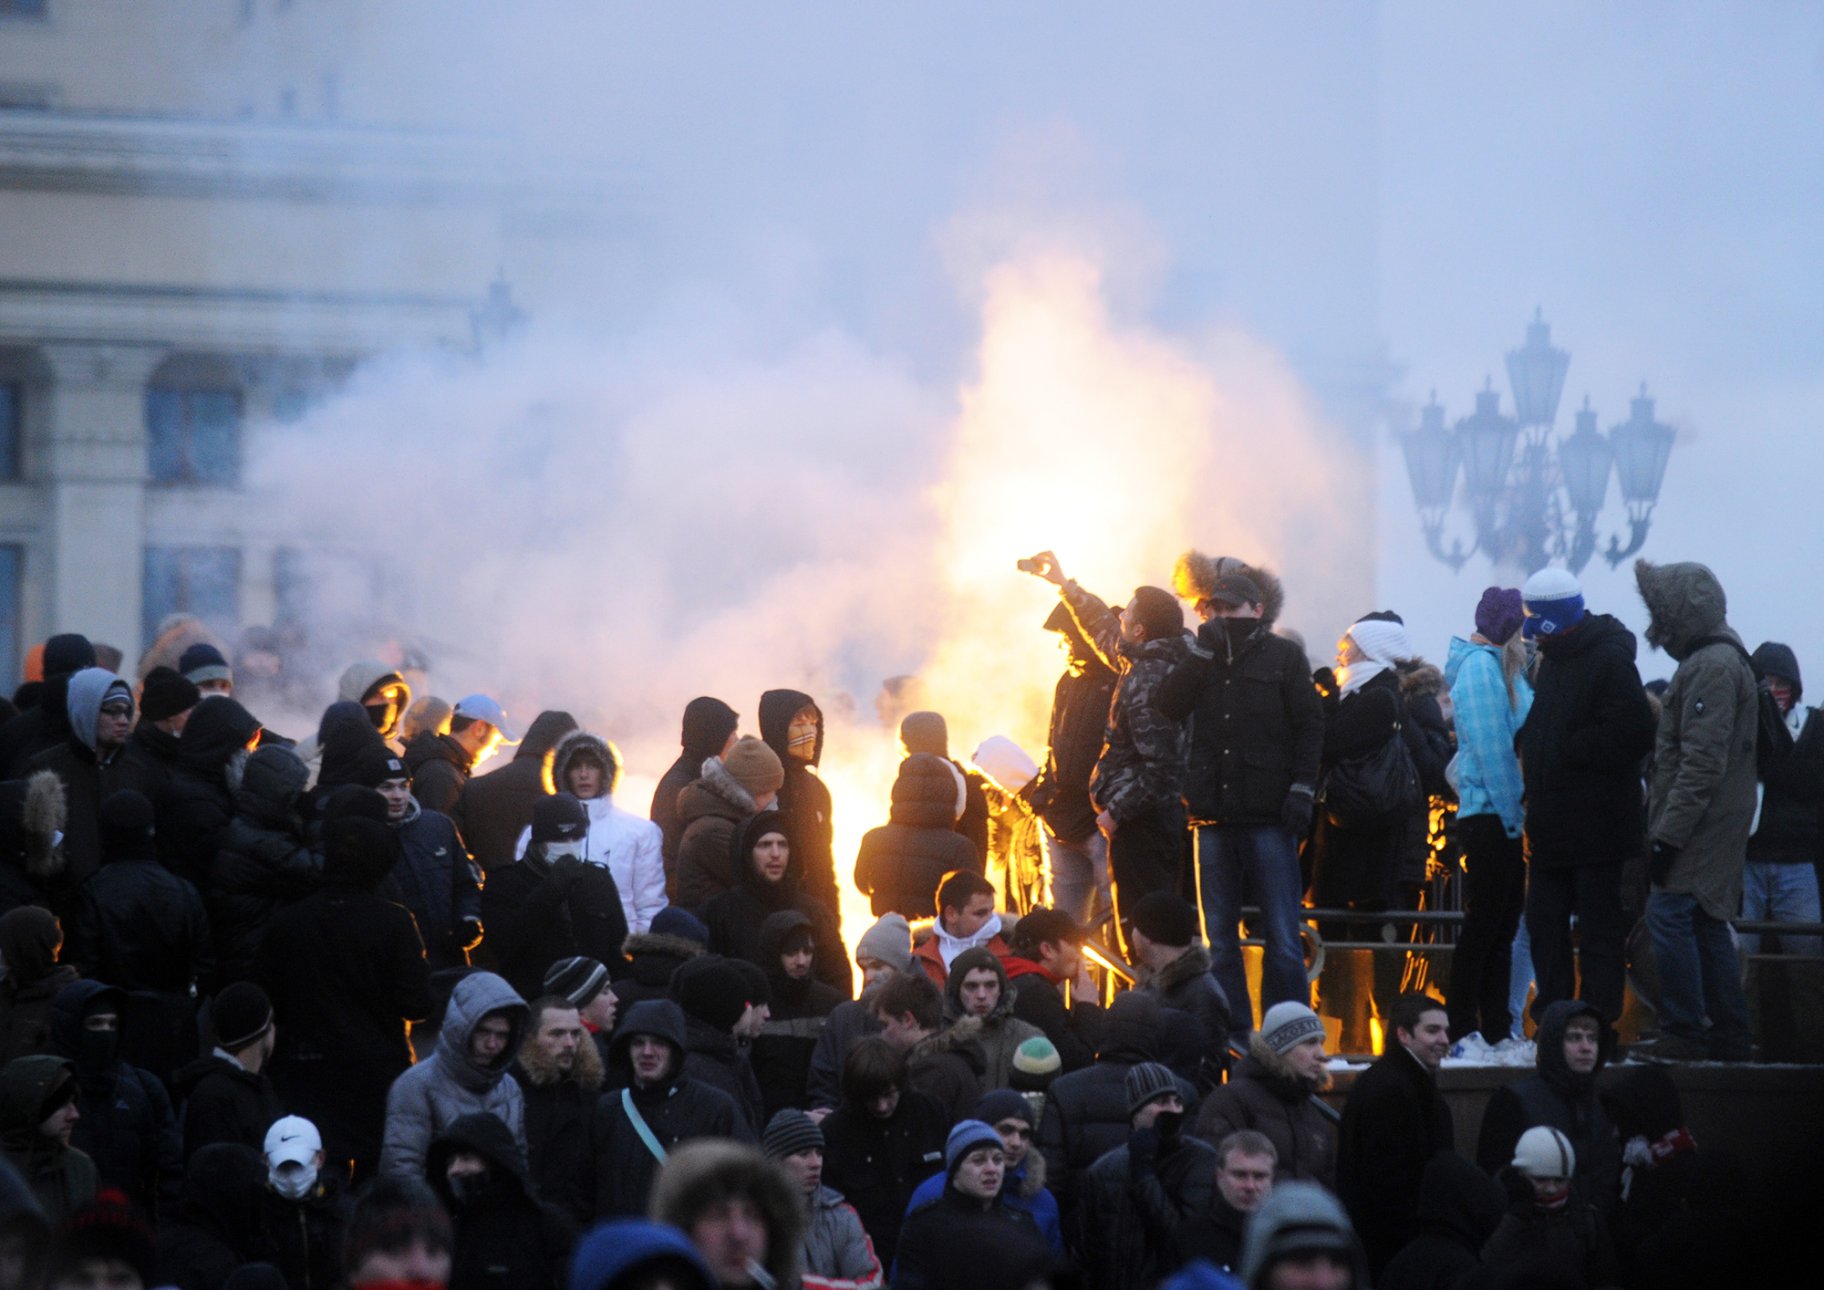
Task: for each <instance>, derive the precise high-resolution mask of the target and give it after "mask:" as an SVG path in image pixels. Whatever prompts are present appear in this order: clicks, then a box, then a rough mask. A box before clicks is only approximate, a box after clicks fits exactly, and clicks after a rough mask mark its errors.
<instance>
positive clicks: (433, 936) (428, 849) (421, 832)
mask: <svg viewBox="0 0 1824 1290" xmlns="http://www.w3.org/2000/svg"><path fill="white" fill-rule="evenodd" d="M393 828H394V830H395V831H396V832H397V833H398V835H399V863H398V864H397V865H395V866H394V867H393V879H394V880H395V881H396V882H397V883H398V884H399V892H400V895H401V896H403V897H404V899H405V907H406V908H407V909H409V910H411V911H412V917H414V918H416V919H417V920H418V934H419V935H420V936H422V937H423V938H424V958H425V962H427V963H429V964H430V965H431V971H433V972H436V971H438V970H440V969H443V968H453V967H467V966H468V962H469V956H468V954H467V953H466V952H465V949H464V945H465V939H466V936H465V932H464V928H463V925H464V924H465V923H467V922H479V921H480V920H481V887H480V884H479V883H477V881H476V873H475V869H474V867H473V866H472V865H471V864H470V863H469V853H468V852H467V851H466V850H465V849H464V848H463V845H462V838H461V837H460V836H459V835H458V834H457V832H456V826H455V825H454V824H452V823H450V817H449V816H447V815H442V814H440V813H438V812H436V811H427V810H425V809H424V808H423V807H421V806H420V805H419V804H418V801H417V799H416V798H414V799H412V800H411V801H410V802H408V803H407V805H406V810H405V818H404V819H402V820H399V821H397V822H396V823H395V824H394V825H393ZM514 988H515V989H517V988H518V987H517V986H515V987H514ZM520 997H521V998H522V999H523V998H536V997H537V996H536V995H524V994H522V995H521V996H520Z"/></svg>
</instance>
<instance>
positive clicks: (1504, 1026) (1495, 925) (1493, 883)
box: [1445, 815, 1526, 1044]
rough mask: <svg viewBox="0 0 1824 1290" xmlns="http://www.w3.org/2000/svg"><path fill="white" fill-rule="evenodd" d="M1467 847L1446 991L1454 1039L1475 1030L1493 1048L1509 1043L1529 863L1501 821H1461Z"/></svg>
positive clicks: (1489, 818) (1494, 817) (1491, 818)
mask: <svg viewBox="0 0 1824 1290" xmlns="http://www.w3.org/2000/svg"><path fill="white" fill-rule="evenodd" d="M1457 836H1458V837H1459V838H1460V839H1461V840H1462V842H1463V868H1464V874H1463V879H1464V884H1463V885H1464V893H1463V932H1462V935H1460V936H1459V937H1458V938H1457V945H1456V949H1455V950H1454V951H1452V953H1451V956H1450V983H1449V985H1448V986H1447V987H1446V988H1445V998H1446V1000H1447V1004H1446V1007H1447V1008H1448V1011H1449V1014H1450V1037H1451V1038H1452V1039H1461V1038H1462V1037H1463V1036H1464V1035H1467V1034H1468V1033H1469V1032H1470V1031H1472V1030H1479V1031H1481V1032H1482V1038H1483V1039H1485V1040H1487V1041H1488V1042H1489V1043H1491V1044H1498V1043H1500V1042H1501V1041H1502V1040H1503V1039H1506V1038H1507V1037H1508V1035H1509V1034H1510V1033H1511V1032H1512V1030H1513V1024H1514V1020H1515V1019H1514V1018H1513V1017H1511V1016H1509V1015H1508V1011H1507V1002H1508V986H1509V984H1510V983H1511V981H1512V978H1513V945H1514V933H1515V932H1516V931H1517V930H1518V929H1519V927H1520V912H1521V908H1522V906H1523V905H1524V904H1525V901H1526V857H1525V853H1524V847H1523V846H1522V844H1521V840H1520V839H1519V838H1510V837H1508V836H1507V830H1506V829H1504V828H1503V827H1502V826H1501V817H1500V816H1499V815H1471V816H1469V817H1467V818H1459V819H1458V820H1457Z"/></svg>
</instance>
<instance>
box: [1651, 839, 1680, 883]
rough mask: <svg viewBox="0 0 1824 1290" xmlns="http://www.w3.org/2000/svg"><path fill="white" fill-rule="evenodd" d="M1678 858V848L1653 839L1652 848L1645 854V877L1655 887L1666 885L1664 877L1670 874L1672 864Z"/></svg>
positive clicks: (1666, 877) (1668, 876)
mask: <svg viewBox="0 0 1824 1290" xmlns="http://www.w3.org/2000/svg"><path fill="white" fill-rule="evenodd" d="M1677 859H1678V848H1677V847H1675V846H1670V845H1668V844H1666V843H1664V842H1661V841H1660V840H1659V839H1657V838H1655V839H1654V840H1653V846H1652V849H1651V850H1650V851H1649V852H1648V854H1647V878H1648V880H1649V881H1650V882H1652V884H1653V885H1654V886H1655V887H1663V886H1665V885H1666V879H1668V878H1670V877H1671V876H1672V865H1673V863H1674V862H1675V861H1677Z"/></svg>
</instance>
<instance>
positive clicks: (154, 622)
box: [140, 546, 241, 641]
mask: <svg viewBox="0 0 1824 1290" xmlns="http://www.w3.org/2000/svg"><path fill="white" fill-rule="evenodd" d="M142 599H143V604H142V606H141V610H140V639H142V640H148V641H149V640H152V639H153V638H154V637H155V636H157V634H158V625H159V624H160V623H161V622H163V621H164V620H165V619H166V618H168V617H169V616H170V615H172V614H195V615H196V616H197V617H198V618H201V619H202V620H203V621H204V622H205V623H207V624H209V626H210V628H211V629H213V630H214V631H215V632H217V633H218V634H219V635H221V636H224V637H227V638H229V639H232V638H233V637H234V635H235V634H236V631H237V630H238V629H239V627H240V618H241V553H240V551H239V550H238V549H236V548H235V547H231V546H149V547H147V548H146V569H145V586H144V595H143V597H142Z"/></svg>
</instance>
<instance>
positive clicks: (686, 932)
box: [646, 905, 709, 945]
mask: <svg viewBox="0 0 1824 1290" xmlns="http://www.w3.org/2000/svg"><path fill="white" fill-rule="evenodd" d="M646 930H647V931H649V932H651V933H652V934H653V935H654V936H678V937H682V938H683V939H684V940H687V941H695V942H696V943H697V944H698V945H708V944H709V929H708V928H707V927H705V926H703V920H702V919H700V918H698V917H697V916H696V915H695V914H693V913H691V912H690V911H689V910H688V909H684V908H682V907H680V906H678V905H667V906H665V908H663V909H661V910H660V911H659V912H658V913H656V914H654V915H653V916H652V923H651V925H650V926H649V927H647V929H646Z"/></svg>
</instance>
